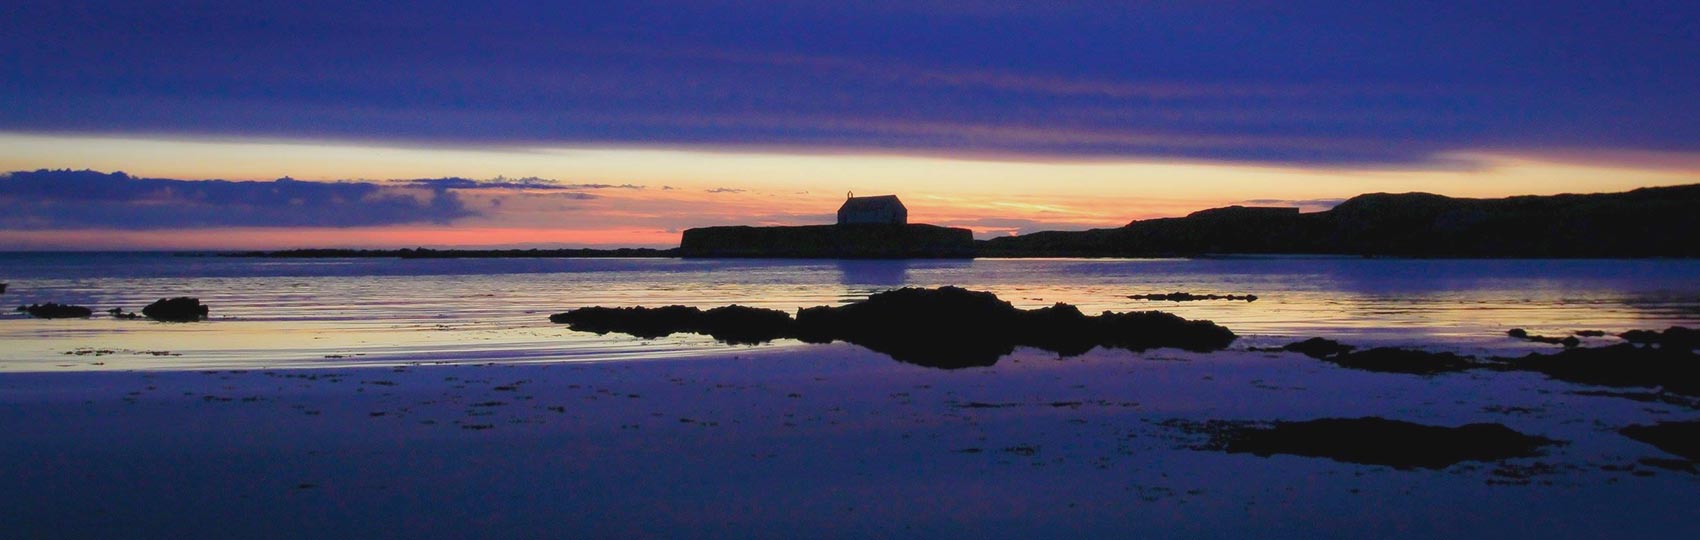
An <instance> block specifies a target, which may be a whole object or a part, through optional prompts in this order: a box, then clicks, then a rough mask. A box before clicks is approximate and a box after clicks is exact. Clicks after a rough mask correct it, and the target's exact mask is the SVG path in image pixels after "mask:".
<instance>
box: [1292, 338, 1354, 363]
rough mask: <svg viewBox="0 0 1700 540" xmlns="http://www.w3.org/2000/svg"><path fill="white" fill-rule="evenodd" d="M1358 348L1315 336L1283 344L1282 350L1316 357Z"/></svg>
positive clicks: (1326, 356)
mask: <svg viewBox="0 0 1700 540" xmlns="http://www.w3.org/2000/svg"><path fill="white" fill-rule="evenodd" d="M1356 349H1357V347H1353V346H1351V345H1346V344H1344V343H1340V342H1338V341H1334V340H1332V339H1325V338H1319V337H1313V338H1310V339H1307V340H1304V341H1299V342H1294V343H1288V344H1286V345H1282V346H1281V350H1283V351H1288V352H1296V353H1299V354H1302V355H1305V356H1309V357H1311V358H1316V359H1322V358H1328V357H1330V356H1334V355H1338V354H1345V353H1349V352H1352V351H1353V350H1356Z"/></svg>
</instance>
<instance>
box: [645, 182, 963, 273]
mask: <svg viewBox="0 0 1700 540" xmlns="http://www.w3.org/2000/svg"><path fill="white" fill-rule="evenodd" d="M679 255H681V256H684V257H772V258H811V259H824V258H832V259H969V258H973V257H974V255H975V246H974V232H973V231H970V230H968V229H961V228H955V227H940V226H937V225H925V224H919V223H915V224H911V223H909V209H908V208H906V207H904V206H903V201H901V200H898V198H897V196H896V195H880V196H876V197H856V196H854V195H852V196H850V197H848V198H847V199H845V201H844V204H843V205H842V206H840V207H839V208H838V223H836V224H833V225H804V226H792V227H751V226H728V227H700V228H695V229H688V230H686V231H685V233H684V236H683V238H682V239H681V240H680V242H679Z"/></svg>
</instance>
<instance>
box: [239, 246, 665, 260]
mask: <svg viewBox="0 0 1700 540" xmlns="http://www.w3.org/2000/svg"><path fill="white" fill-rule="evenodd" d="M224 256H226V257H259V258H278V259H509V258H511V259H517V258H579V259H592V258H630V257H650V258H666V257H678V256H679V253H678V250H677V249H652V248H618V249H427V248H404V249H286V250H281V251H244V252H240V253H226V254H224Z"/></svg>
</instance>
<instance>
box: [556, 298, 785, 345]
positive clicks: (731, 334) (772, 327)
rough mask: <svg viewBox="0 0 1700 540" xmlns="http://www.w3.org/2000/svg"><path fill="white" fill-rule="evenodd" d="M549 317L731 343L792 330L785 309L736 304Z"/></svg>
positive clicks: (575, 324) (600, 328) (581, 326)
mask: <svg viewBox="0 0 1700 540" xmlns="http://www.w3.org/2000/svg"><path fill="white" fill-rule="evenodd" d="M549 320H550V321H551V322H554V323H557V324H565V325H567V327H568V328H572V329H573V330H578V331H582V332H595V333H598V334H606V333H609V332H619V333H622V334H630V335H633V336H637V337H640V338H645V339H654V338H659V337H666V336H670V335H673V334H676V333H694V334H705V335H708V336H711V337H713V338H715V339H718V340H720V341H724V342H726V343H731V344H734V345H748V344H757V343H765V342H768V341H773V340H775V339H780V338H786V337H792V336H793V335H794V334H795V322H794V321H792V320H791V316H790V315H788V314H786V313H785V312H783V311H778V310H773V309H761V308H753V307H745V306H738V305H732V306H725V307H717V308H714V309H710V310H708V311H703V310H701V309H698V308H695V307H688V306H664V307H658V308H648V307H615V308H610V307H586V308H579V309H575V310H572V311H568V312H564V313H556V314H554V315H550V316H549Z"/></svg>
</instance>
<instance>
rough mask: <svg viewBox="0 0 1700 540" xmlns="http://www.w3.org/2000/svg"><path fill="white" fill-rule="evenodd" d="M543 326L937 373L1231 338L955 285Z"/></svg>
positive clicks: (586, 312) (590, 310)
mask: <svg viewBox="0 0 1700 540" xmlns="http://www.w3.org/2000/svg"><path fill="white" fill-rule="evenodd" d="M549 320H550V321H553V322H556V323H563V324H567V325H569V327H570V328H572V329H574V330H583V331H589V332H597V333H607V332H620V333H625V334H631V335H634V336H638V337H645V338H655V337H662V336H667V335H670V334H673V333H677V332H690V333H698V334H706V335H709V336H712V337H714V338H715V339H718V340H721V341H724V342H727V343H761V342H765V341H771V340H773V339H780V338H793V339H799V340H802V341H805V342H810V343H830V342H833V341H845V342H849V343H854V344H856V345H860V346H863V347H866V348H868V349H870V350H873V351H876V352H880V353H883V354H886V355H888V356H891V357H892V358H893V359H896V360H898V361H901V362H907V363H912V364H917V365H923V366H929V367H938V368H961V367H974V366H990V365H993V364H995V363H996V362H997V360H998V359H999V358H1001V357H1003V356H1004V355H1007V354H1010V353H1012V352H1014V351H1015V348H1016V347H1018V346H1028V347H1035V348H1039V349H1044V350H1048V351H1052V352H1056V353H1058V354H1062V355H1065V356H1069V355H1078V354H1083V353H1085V352H1087V351H1090V350H1092V349H1093V348H1094V347H1111V348H1121V349H1129V350H1145V349H1152V348H1160V347H1174V348H1180V349H1186V350H1194V351H1212V350H1219V349H1222V348H1225V347H1227V346H1228V345H1229V344H1231V343H1233V341H1234V339H1236V336H1235V335H1234V333H1233V332H1232V331H1229V330H1228V329H1227V328H1223V327H1221V326H1219V325H1216V324H1215V323H1212V322H1210V321H1189V320H1186V319H1183V318H1181V317H1178V316H1175V315H1172V314H1168V313H1163V312H1157V311H1147V312H1132V313H1115V312H1108V311H1106V312H1104V313H1102V314H1099V315H1096V316H1089V315H1085V314H1083V313H1081V312H1080V310H1079V309H1078V308H1075V307H1074V306H1071V305H1068V304H1057V305H1055V306H1051V307H1047V308H1041V309H1033V310H1023V309H1019V308H1016V307H1015V306H1013V305H1011V304H1010V303H1009V302H1006V301H1003V300H1000V299H998V297H997V296H996V295H994V294H992V293H987V292H977V291H969V290H965V289H961V288H957V287H942V288H938V289H921V288H905V289H898V290H893V291H886V292H882V293H877V294H874V295H872V296H869V297H868V298H867V299H866V300H863V301H860V302H855V303H851V304H847V305H843V306H819V307H812V308H805V309H801V310H798V312H797V316H796V318H795V319H792V318H791V317H790V316H789V315H787V314H786V313H785V312H783V311H778V310H771V309H760V308H749V307H742V306H727V307H722V308H714V309H709V310H700V309H697V308H693V307H685V306H666V307H660V308H642V307H637V308H606V307H587V308H580V309H576V310H573V311H568V312H564V313H557V314H554V315H551V316H550V317H549Z"/></svg>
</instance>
